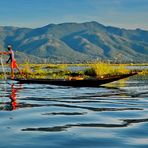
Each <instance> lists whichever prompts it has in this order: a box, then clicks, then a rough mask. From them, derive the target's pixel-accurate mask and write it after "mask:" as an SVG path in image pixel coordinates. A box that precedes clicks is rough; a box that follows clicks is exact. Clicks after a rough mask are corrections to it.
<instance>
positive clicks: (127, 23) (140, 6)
mask: <svg viewBox="0 0 148 148" xmlns="http://www.w3.org/2000/svg"><path fill="white" fill-rule="evenodd" d="M89 21H97V22H99V23H102V24H104V25H106V26H116V27H121V28H128V29H135V28H142V29H146V30H148V0H0V26H17V27H30V28H37V27H42V26H45V25H47V24H50V23H55V24H58V23H65V22H78V23H81V22H89Z"/></svg>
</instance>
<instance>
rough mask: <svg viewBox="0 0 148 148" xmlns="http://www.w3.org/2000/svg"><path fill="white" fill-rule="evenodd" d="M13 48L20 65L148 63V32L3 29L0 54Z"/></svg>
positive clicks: (91, 26)
mask: <svg viewBox="0 0 148 148" xmlns="http://www.w3.org/2000/svg"><path fill="white" fill-rule="evenodd" d="M8 44H12V45H13V48H14V50H15V51H16V52H15V53H16V58H17V60H19V61H20V62H24V61H26V60H29V61H30V62H45V61H46V62H72V63H75V62H86V61H94V60H96V59H97V60H111V61H116V62H148V31H146V30H141V29H136V30H127V29H121V28H116V27H111V26H104V25H102V24H100V23H98V22H86V23H63V24H49V25H47V26H44V27H41V28H36V29H30V28H17V27H11V26H10V27H4V26H3V27H0V50H5V49H6V46H7V45H8Z"/></svg>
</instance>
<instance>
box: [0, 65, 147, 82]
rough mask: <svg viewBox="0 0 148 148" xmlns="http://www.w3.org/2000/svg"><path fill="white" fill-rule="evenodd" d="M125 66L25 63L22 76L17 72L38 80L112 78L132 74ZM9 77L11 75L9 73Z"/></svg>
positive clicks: (24, 76) (1, 74)
mask: <svg viewBox="0 0 148 148" xmlns="http://www.w3.org/2000/svg"><path fill="white" fill-rule="evenodd" d="M81 66H83V67H86V68H85V69H84V70H79V71H72V70H69V69H68V68H69V67H81ZM126 66H128V65H125V64H110V63H106V62H97V63H91V64H30V63H25V64H21V65H19V67H20V69H21V70H22V72H23V75H20V74H19V73H18V72H15V77H17V78H36V79H41V78H42V79H44V78H49V79H50V78H51V79H61V78H64V79H71V78H77V79H81V78H89V77H101V78H104V77H111V76H114V75H121V74H126V73H130V72H131V70H129V69H127V68H126ZM140 74H141V75H147V74H148V70H147V69H146V70H142V72H141V73H140ZM6 75H7V76H10V75H11V73H10V72H7V73H6ZM3 78H4V73H3V72H0V79H3Z"/></svg>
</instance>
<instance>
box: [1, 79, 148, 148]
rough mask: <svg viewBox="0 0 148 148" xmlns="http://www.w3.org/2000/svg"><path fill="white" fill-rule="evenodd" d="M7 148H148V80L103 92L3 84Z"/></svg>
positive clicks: (3, 129) (102, 89)
mask: <svg viewBox="0 0 148 148" xmlns="http://www.w3.org/2000/svg"><path fill="white" fill-rule="evenodd" d="M0 133H1V134H0V147H1V148H10V147H11V148H41V147H42V148H44V147H45V148H46V147H47V148H68V147H70V148H101V147H107V148H108V147H111V148H119V147H124V148H128V147H129V148H147V147H148V77H146V76H145V77H142V76H133V77H130V78H129V79H128V80H126V81H123V80H122V81H118V82H114V83H111V84H110V85H107V86H105V87H98V88H83V87H81V88H72V87H61V86H60V87H59V86H51V85H38V84H32V85H31V84H30V85H28V84H23V85H19V84H16V83H13V82H9V81H8V82H7V83H6V82H5V81H0Z"/></svg>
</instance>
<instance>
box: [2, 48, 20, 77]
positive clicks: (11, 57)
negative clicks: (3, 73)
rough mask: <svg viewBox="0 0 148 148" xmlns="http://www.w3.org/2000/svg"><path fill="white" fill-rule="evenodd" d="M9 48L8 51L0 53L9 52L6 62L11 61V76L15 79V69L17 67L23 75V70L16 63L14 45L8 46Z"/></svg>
mask: <svg viewBox="0 0 148 148" xmlns="http://www.w3.org/2000/svg"><path fill="white" fill-rule="evenodd" d="M7 49H8V52H0V54H8V55H9V59H8V60H7V62H6V63H9V62H10V68H11V78H12V79H14V69H15V68H16V69H17V70H18V71H19V73H20V74H21V75H22V72H21V71H20V69H19V67H18V65H17V63H16V60H15V58H14V52H13V50H12V46H11V45H8V47H7Z"/></svg>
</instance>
